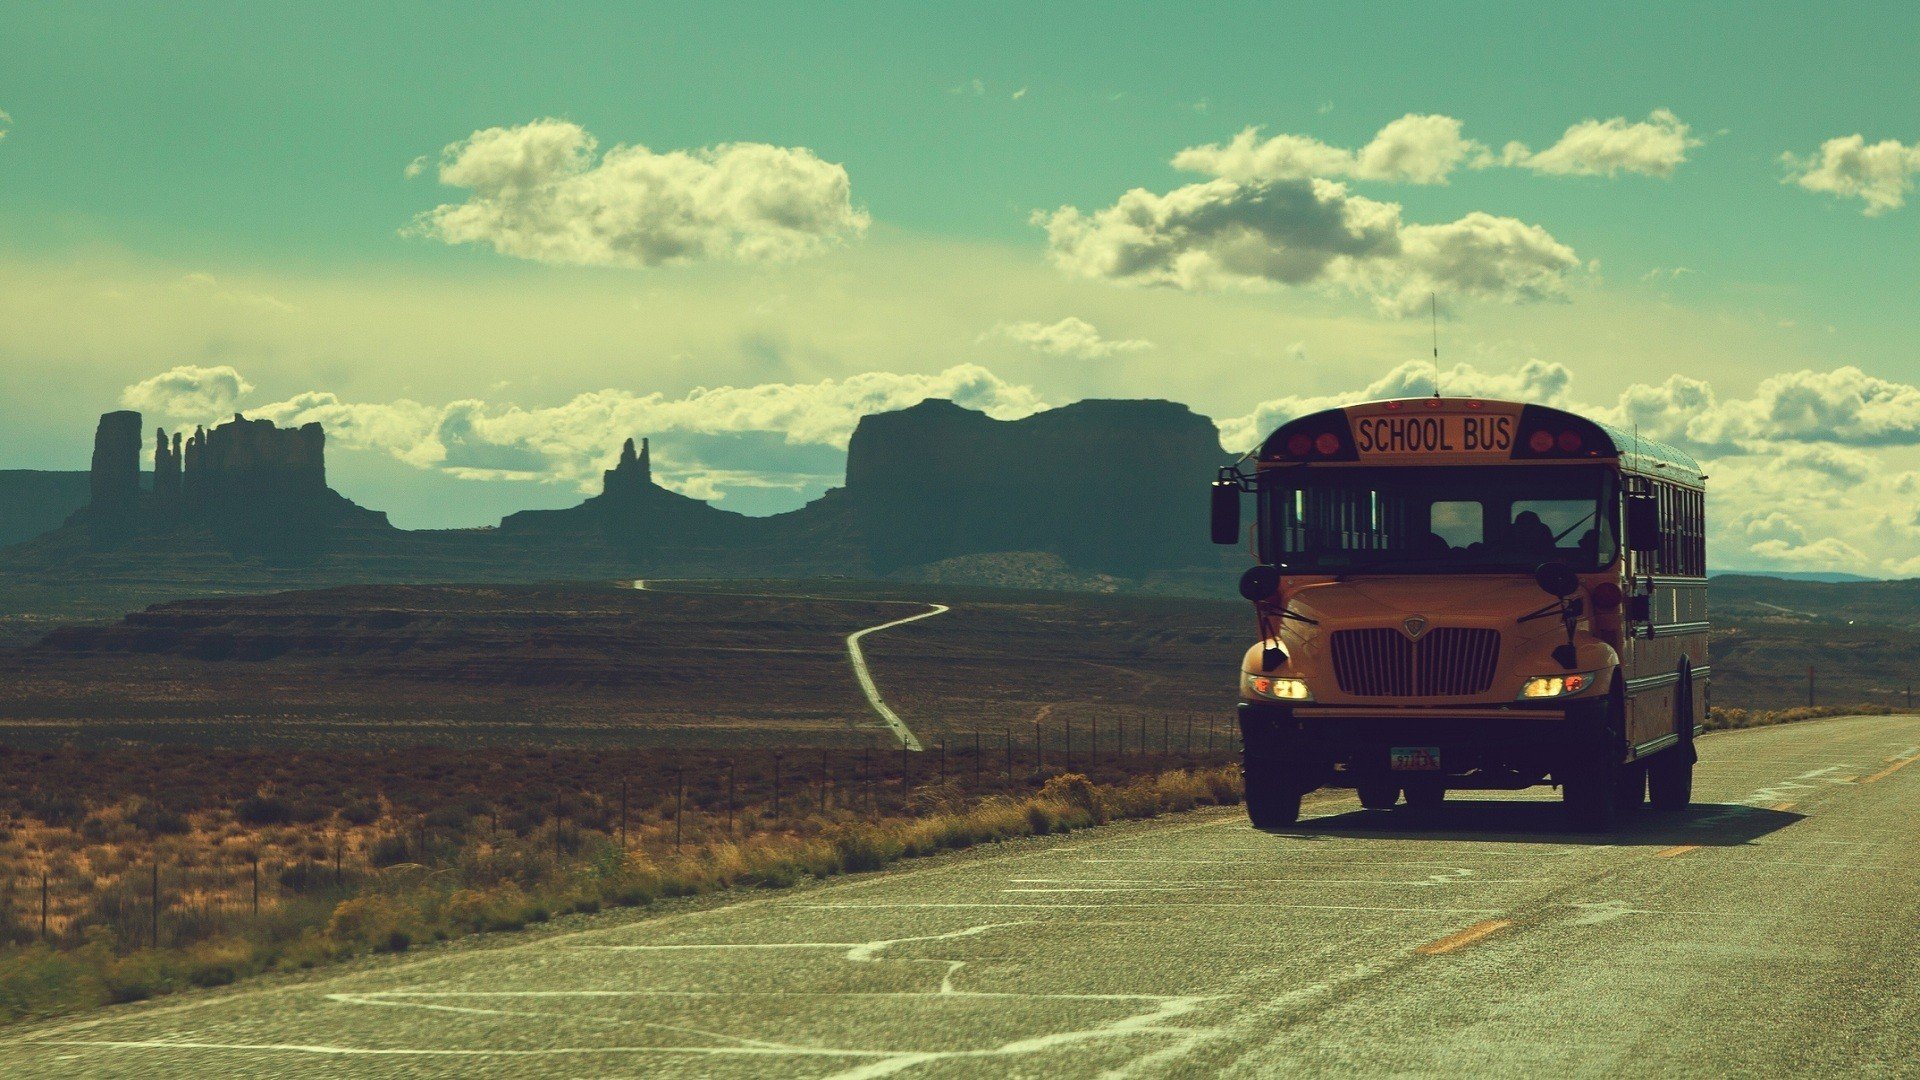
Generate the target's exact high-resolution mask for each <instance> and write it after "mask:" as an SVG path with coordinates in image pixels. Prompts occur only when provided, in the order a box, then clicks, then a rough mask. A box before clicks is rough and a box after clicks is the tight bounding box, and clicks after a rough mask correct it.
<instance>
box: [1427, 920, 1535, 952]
mask: <svg viewBox="0 0 1920 1080" xmlns="http://www.w3.org/2000/svg"><path fill="white" fill-rule="evenodd" d="M1512 925H1513V920H1512V919H1488V920H1487V921H1485V922H1477V923H1474V924H1473V925H1472V926H1469V927H1467V928H1466V929H1465V930H1462V931H1460V932H1459V933H1457V934H1448V935H1447V936H1446V937H1443V938H1436V939H1435V940H1433V941H1429V942H1427V943H1426V944H1425V945H1422V946H1420V947H1419V948H1417V949H1415V950H1413V951H1414V952H1416V953H1419V954H1420V955H1421V956H1439V955H1441V954H1442V953H1450V952H1452V951H1454V950H1455V949H1464V948H1466V947H1467V946H1469V945H1471V944H1473V943H1474V942H1476V941H1479V940H1480V939H1481V938H1484V937H1488V936H1490V935H1493V934H1497V933H1499V932H1500V931H1502V930H1505V929H1506V928H1507V927H1509V926H1512Z"/></svg>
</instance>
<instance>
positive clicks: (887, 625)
mask: <svg viewBox="0 0 1920 1080" xmlns="http://www.w3.org/2000/svg"><path fill="white" fill-rule="evenodd" d="M633 587H634V588H635V589H636V590H638V591H640V592H663V591H670V590H661V589H655V588H652V587H651V586H649V585H648V579H647V578H639V579H637V580H636V581H634V583H633ZM700 592H701V595H705V596H752V597H770V598H773V599H776V600H846V599H849V598H848V597H843V596H805V595H801V594H797V593H712V592H706V591H705V590H701V591H700ZM860 602H861V603H868V604H911V603H914V601H911V600H862V601H860ZM916 606H919V605H916ZM924 606H925V607H926V608H927V610H926V611H923V612H921V613H919V614H918V615H909V616H907V617H906V618H904V619H895V620H893V621H892V622H883V623H881V624H879V625H878V626H869V627H867V628H866V629H864V630H855V631H854V632H853V633H851V634H848V635H847V662H848V663H850V664H852V665H853V677H854V678H855V679H856V680H858V681H859V683H860V692H861V693H862V694H865V695H866V698H867V704H868V705H871V706H873V711H874V713H875V714H877V715H878V716H879V717H880V719H881V720H882V721H884V722H885V723H886V725H887V730H889V731H891V732H893V737H894V738H896V739H899V740H900V745H902V746H904V747H906V748H907V749H909V750H916V751H917V750H924V749H926V747H924V746H921V745H920V737H919V736H917V735H915V734H914V733H913V729H912V728H910V727H908V726H907V722H906V721H905V720H902V719H900V714H899V713H897V712H894V711H893V706H891V705H888V704H887V702H886V699H885V698H882V697H881V696H880V688H879V687H878V686H876V685H874V681H873V672H872V671H870V670H868V668H867V654H866V653H865V652H863V651H862V650H861V648H860V639H861V638H863V637H866V636H867V635H868V634H872V633H875V632H878V631H881V630H890V629H892V628H893V627H896V626H902V625H905V624H906V623H910V622H919V621H920V620H921V619H931V618H933V617H934V616H935V615H945V614H946V613H947V612H949V611H952V610H953V609H952V608H950V607H948V606H947V605H945V604H933V603H929V604H926V605H924Z"/></svg>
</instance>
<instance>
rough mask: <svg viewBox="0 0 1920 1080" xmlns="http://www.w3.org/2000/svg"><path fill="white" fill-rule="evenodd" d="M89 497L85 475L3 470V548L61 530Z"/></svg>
mask: <svg viewBox="0 0 1920 1080" xmlns="http://www.w3.org/2000/svg"><path fill="white" fill-rule="evenodd" d="M88 495H89V488H88V486H87V474H86V473H84V472H41V471H39V470H36V469H0V547H8V546H10V545H13V544H18V543H20V542H21V541H23V540H31V539H33V538H34V537H36V536H39V535H40V534H41V533H46V532H52V531H53V530H54V529H57V528H59V527H60V525H61V523H62V522H64V521H66V520H67V518H69V517H71V516H73V512H74V511H76V510H78V509H80V508H81V507H83V506H85V505H87V498H88Z"/></svg>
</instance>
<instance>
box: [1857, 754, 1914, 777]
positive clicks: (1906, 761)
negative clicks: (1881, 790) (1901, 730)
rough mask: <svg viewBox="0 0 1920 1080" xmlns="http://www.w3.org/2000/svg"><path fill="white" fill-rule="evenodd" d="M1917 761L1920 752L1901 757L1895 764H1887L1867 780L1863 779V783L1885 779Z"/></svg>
mask: <svg viewBox="0 0 1920 1080" xmlns="http://www.w3.org/2000/svg"><path fill="white" fill-rule="evenodd" d="M1916 761H1920V754H1915V755H1913V756H1912V757H1905V758H1901V759H1900V760H1899V761H1896V762H1894V763H1893V764H1891V765H1889V766H1887V767H1886V768H1884V769H1881V770H1880V771H1879V772H1877V773H1874V774H1873V775H1872V776H1869V777H1867V778H1866V779H1865V780H1862V781H1860V782H1861V783H1863V784H1871V783H1873V782H1874V781H1875V780H1884V779H1886V778H1887V777H1889V776H1892V775H1893V774H1894V773H1897V772H1899V771H1900V770H1901V769H1904V768H1906V767H1907V766H1909V765H1911V764H1913V763H1914V762H1916Z"/></svg>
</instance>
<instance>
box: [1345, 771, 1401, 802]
mask: <svg viewBox="0 0 1920 1080" xmlns="http://www.w3.org/2000/svg"><path fill="white" fill-rule="evenodd" d="M1353 790H1354V794H1356V795H1358V796H1360V805H1361V806H1362V807H1364V808H1365V809H1368V810H1391V809H1393V804H1394V803H1396V802H1399V801H1400V785H1399V784H1397V783H1395V782H1394V781H1392V780H1386V779H1379V778H1375V779H1369V780H1359V781H1355V783H1354V785H1353Z"/></svg>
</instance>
